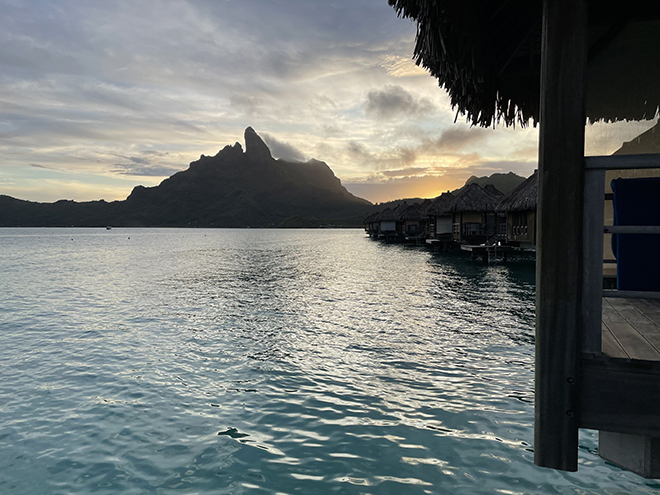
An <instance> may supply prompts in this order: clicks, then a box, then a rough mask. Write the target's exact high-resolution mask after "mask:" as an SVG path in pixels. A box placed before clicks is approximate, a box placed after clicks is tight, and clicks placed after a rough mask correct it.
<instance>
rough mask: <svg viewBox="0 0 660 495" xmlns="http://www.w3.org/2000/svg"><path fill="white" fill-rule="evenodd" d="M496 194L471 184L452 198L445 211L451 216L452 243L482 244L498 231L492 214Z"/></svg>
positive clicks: (495, 218) (494, 212)
mask: <svg viewBox="0 0 660 495" xmlns="http://www.w3.org/2000/svg"><path fill="white" fill-rule="evenodd" d="M500 197H501V196H499V195H496V194H495V193H493V192H490V191H488V190H486V189H484V188H483V187H481V186H480V185H479V184H476V183H474V182H473V183H471V184H468V185H467V186H465V187H464V188H463V189H461V190H460V191H459V192H458V193H457V194H456V195H455V197H454V200H453V201H452V202H451V204H450V205H449V207H448V208H447V211H448V212H449V213H451V214H452V240H453V241H454V242H458V243H460V244H483V243H485V242H487V241H488V240H489V239H490V238H491V237H493V236H495V235H497V234H498V233H499V232H500V224H502V223H503V221H502V220H501V217H500V216H499V215H498V214H497V213H496V209H497V205H498V204H499V202H500Z"/></svg>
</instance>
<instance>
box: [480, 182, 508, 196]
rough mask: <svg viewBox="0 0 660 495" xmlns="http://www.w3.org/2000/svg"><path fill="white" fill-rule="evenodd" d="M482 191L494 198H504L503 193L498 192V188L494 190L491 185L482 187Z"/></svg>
mask: <svg viewBox="0 0 660 495" xmlns="http://www.w3.org/2000/svg"><path fill="white" fill-rule="evenodd" d="M484 189H485V190H486V191H488V192H489V193H491V194H493V195H494V196H499V197H502V196H504V193H503V192H502V191H500V190H499V189H498V188H496V187H495V186H494V185H493V184H486V185H485V186H484Z"/></svg>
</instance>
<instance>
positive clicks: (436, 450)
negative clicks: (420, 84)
mask: <svg viewBox="0 0 660 495" xmlns="http://www.w3.org/2000/svg"><path fill="white" fill-rule="evenodd" d="M0 276H1V277H2V278H1V284H2V294H3V297H2V305H1V307H0V369H1V370H2V380H1V381H0V493H2V494H71V493H101V494H105V493H122V494H139V493H151V492H153V493H162V494H169V493H200V494H201V493H204V494H261V493H269V494H293V493H303V494H317V493H318V494H325V493H329V494H330V493H337V494H344V493H345V494H425V493H429V494H436V493H437V494H440V493H467V494H472V493H474V494H491V493H502V494H517V493H544V494H545V493H549V494H554V493H562V494H568V493H570V494H592V493H593V494H601V493H607V494H627V493H655V492H656V491H657V489H658V488H660V484H658V483H657V482H655V481H647V480H643V479H641V478H638V477H636V476H635V475H632V474H629V473H626V472H624V471H621V470H619V469H618V468H616V467H614V466H612V465H610V464H608V463H606V462H604V461H603V460H601V459H600V458H599V457H598V456H597V455H596V452H595V450H596V448H597V447H596V446H597V440H596V435H595V433H593V432H588V431H587V432H583V433H582V435H581V439H580V445H581V446H580V470H579V472H578V473H561V472H555V471H550V470H546V469H541V468H537V467H535V466H534V465H533V446H532V442H533V424H532V422H533V403H532V401H533V345H534V341H533V324H534V269H533V262H531V261H529V260H528V261H523V260H519V261H512V262H509V263H507V264H502V265H497V266H485V265H483V264H481V263H479V262H474V261H471V260H470V259H469V257H464V256H460V255H455V254H433V253H430V252H428V251H426V250H425V249H421V248H410V247H405V246H398V245H386V244H380V243H378V242H374V241H371V240H370V239H368V238H366V237H365V236H364V234H363V233H362V232H360V231H359V230H314V231H301V230H286V231H284V230H281V231H280V230H183V229H119V228H117V229H113V230H109V231H107V230H105V229H0Z"/></svg>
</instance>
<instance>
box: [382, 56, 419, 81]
mask: <svg viewBox="0 0 660 495" xmlns="http://www.w3.org/2000/svg"><path fill="white" fill-rule="evenodd" d="M383 67H384V68H385V70H387V73H388V74H389V75H391V76H394V77H416V76H428V75H429V73H428V72H427V71H426V69H423V68H422V67H420V66H418V65H417V64H415V62H413V61H412V59H411V58H410V57H398V56H396V55H387V56H386V57H384V61H383Z"/></svg>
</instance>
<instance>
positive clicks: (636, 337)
mask: <svg viewBox="0 0 660 495" xmlns="http://www.w3.org/2000/svg"><path fill="white" fill-rule="evenodd" d="M602 328H603V341H602V349H603V353H604V354H606V355H608V356H611V357H617V358H631V359H644V360H647V361H660V300H657V299H623V298H604V299H603V325H602Z"/></svg>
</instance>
